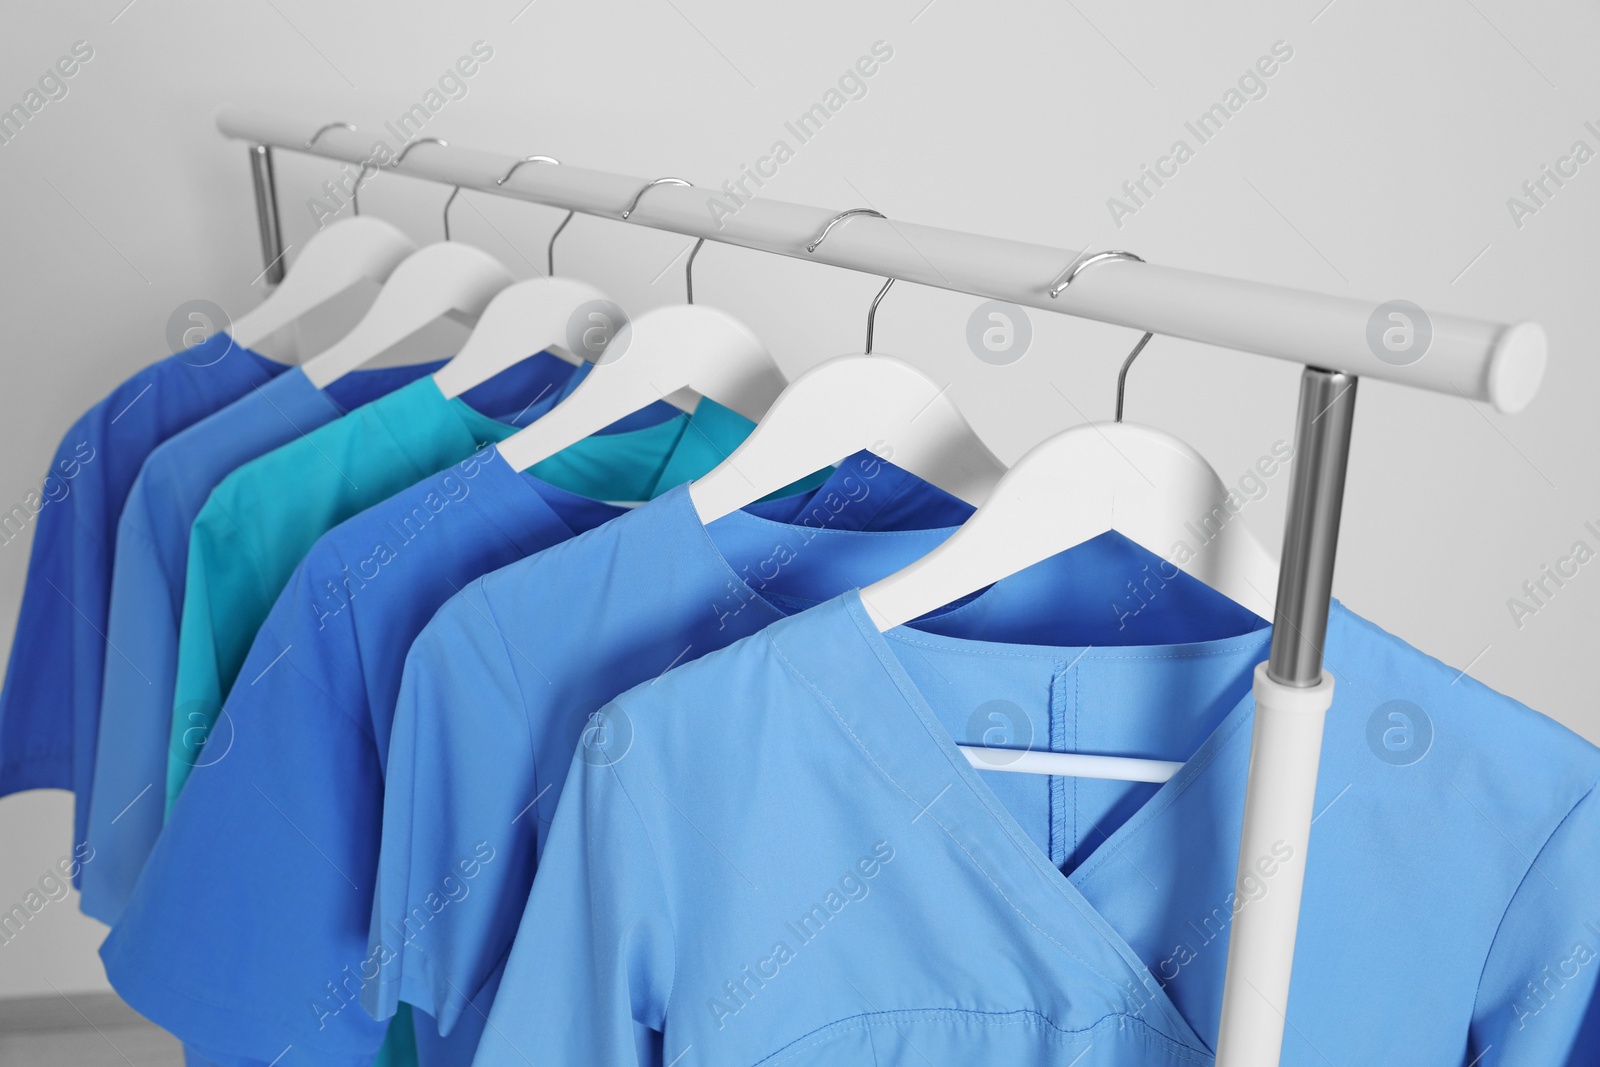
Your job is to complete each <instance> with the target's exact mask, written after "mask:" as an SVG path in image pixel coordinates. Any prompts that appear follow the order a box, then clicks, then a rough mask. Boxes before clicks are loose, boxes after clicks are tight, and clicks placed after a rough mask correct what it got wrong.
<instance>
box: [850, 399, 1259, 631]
mask: <svg viewBox="0 0 1600 1067" xmlns="http://www.w3.org/2000/svg"><path fill="white" fill-rule="evenodd" d="M1227 499H1228V489H1227V487H1226V486H1225V485H1224V484H1223V482H1222V479H1221V478H1220V477H1218V476H1217V473H1216V471H1215V470H1213V469H1212V468H1211V465H1210V464H1209V463H1207V462H1206V461H1205V459H1204V458H1203V457H1201V456H1200V454H1199V453H1198V452H1196V451H1195V450H1194V449H1193V448H1191V447H1189V446H1188V445H1186V444H1184V443H1183V442H1182V441H1179V440H1178V439H1177V438H1174V437H1172V436H1170V435H1168V434H1165V433H1162V432H1161V431H1159V430H1155V429H1153V428H1151V427H1147V426H1139V425H1135V424H1132V423H1090V424H1088V425H1084V426H1076V427H1073V428H1072V429H1070V430H1066V431H1063V432H1062V433H1059V434H1056V435H1055V436H1054V437H1051V438H1049V439H1048V440H1046V441H1044V442H1042V443H1041V444H1039V445H1038V446H1036V447H1035V448H1034V449H1032V450H1031V451H1030V452H1028V453H1027V454H1026V455H1024V456H1023V457H1022V458H1021V459H1020V460H1018V461H1017V463H1016V464H1014V465H1013V466H1012V468H1011V470H1010V471H1009V472H1007V474H1006V476H1005V477H1004V478H1002V479H1001V480H1000V484H999V485H997V486H996V487H995V490H994V492H993V493H992V494H991V495H990V497H989V499H988V500H987V501H986V502H985V503H984V505H983V506H982V507H980V508H979V509H978V511H977V513H976V514H974V515H973V516H972V518H971V519H969V520H968V521H967V523H966V524H965V525H964V526H962V528H961V529H960V530H958V531H956V533H955V534H953V535H952V536H951V537H950V538H949V539H948V540H947V541H945V542H944V543H943V544H941V545H940V546H939V547H938V548H936V549H934V550H933V551H932V552H930V553H929V554H928V555H927V556H924V557H923V558H922V559H920V560H918V561H917V562H915V563H913V564H911V565H910V566H909V567H905V568H903V569H902V570H900V571H897V572H896V573H894V574H892V575H889V576H888V577H887V578H884V579H882V580H880V581H878V582H875V583H873V584H872V585H870V586H868V587H867V588H866V589H863V590H862V592H861V598H862V601H863V603H864V604H865V605H866V608H867V611H868V614H869V615H871V616H872V619H873V621H874V622H875V623H877V625H878V626H879V627H880V628H881V629H884V630H888V629H891V628H893V627H895V626H900V625H903V624H904V623H907V622H910V621H911V620H912V619H915V618H918V617H920V616H922V615H925V614H927V613H928V612H930V611H933V610H935V609H937V608H939V607H942V606H944V605H945V604H948V603H951V602H952V601H955V600H958V599H960V598H961V597H964V596H967V595H969V594H971V593H975V592H977V591H978V590H980V589H983V588H984V587H986V586H988V585H990V584H992V583H994V582H996V581H999V580H1000V579H1001V578H1004V577H1006V576H1007V575H1010V574H1015V573H1017V572H1018V571H1021V570H1023V569H1025V568H1027V567H1030V566H1032V565H1033V564H1035V563H1038V562H1040V561H1042V560H1044V559H1047V558H1049V557H1050V556H1053V555H1055V554H1056V553H1057V552H1063V551H1065V550H1067V549H1069V548H1073V547H1075V546H1077V545H1080V544H1082V543H1084V542H1085V541H1088V540H1090V539H1091V538H1093V537H1097V536H1099V535H1100V534H1102V533H1105V532H1106V531H1107V530H1117V531H1118V532H1120V533H1122V534H1124V535H1125V536H1127V537H1129V538H1130V539H1131V540H1133V541H1135V542H1136V543H1138V544H1140V545H1142V546H1143V547H1145V548H1146V549H1148V550H1149V551H1152V552H1154V553H1155V554H1157V555H1159V556H1161V557H1162V558H1164V559H1167V560H1168V561H1169V562H1170V563H1172V564H1173V565H1174V566H1176V567H1178V568H1179V569H1180V570H1183V571H1184V572H1186V573H1188V574H1189V575H1191V576H1192V577H1195V578H1197V579H1199V580H1200V581H1202V582H1204V583H1206V584H1207V585H1209V586H1211V587H1212V588H1214V589H1216V590H1218V591H1219V592H1221V593H1223V594H1224V595H1225V596H1228V597H1230V598H1231V599H1233V600H1235V601H1237V602H1238V603H1240V604H1242V605H1244V606H1245V607H1247V608H1249V609H1250V610H1251V611H1254V612H1256V613H1257V614H1258V615H1262V616H1263V617H1265V618H1269V619H1270V618H1271V617H1272V598H1273V597H1274V596H1275V593H1276V589H1277V564H1276V562H1275V561H1274V560H1273V559H1272V556H1271V554H1270V553H1268V552H1267V550H1266V549H1265V548H1264V547H1263V546H1262V545H1261V543H1260V542H1259V541H1258V540H1256V538H1255V536H1254V535H1253V534H1252V533H1250V531H1249V529H1248V528H1247V527H1245V526H1244V524H1243V523H1242V522H1239V521H1237V519H1236V516H1235V515H1234V513H1233V512H1232V511H1230V510H1229V509H1228V507H1227Z"/></svg>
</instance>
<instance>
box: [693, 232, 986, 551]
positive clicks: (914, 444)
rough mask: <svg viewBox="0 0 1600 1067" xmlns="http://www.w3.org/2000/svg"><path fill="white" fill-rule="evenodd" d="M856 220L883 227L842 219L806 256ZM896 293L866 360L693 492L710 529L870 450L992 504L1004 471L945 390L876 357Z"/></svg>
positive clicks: (821, 388) (780, 416)
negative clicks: (835, 230) (836, 229)
mask: <svg viewBox="0 0 1600 1067" xmlns="http://www.w3.org/2000/svg"><path fill="white" fill-rule="evenodd" d="M856 215H871V216H874V217H876V218H883V216H882V215H881V214H879V213H878V212H876V211H873V210H872V209H871V208H853V209H852V210H850V211H843V212H840V213H839V214H838V215H835V216H834V217H833V218H832V219H831V220H829V222H828V224H827V225H826V226H824V227H823V228H822V232H821V233H819V234H818V235H817V236H816V239H815V240H813V241H812V242H811V243H810V244H808V245H807V246H806V251H808V252H815V251H816V250H817V246H818V245H820V244H821V243H822V242H823V240H824V239H825V238H826V237H827V236H828V233H829V231H830V230H832V229H833V228H834V227H835V226H837V225H838V224H839V223H841V222H843V221H845V220H846V219H848V218H851V217H853V216H856ZM893 284H894V279H893V278H890V279H888V280H887V281H885V282H884V283H883V288H881V289H879V290H878V295H877V296H875V297H873V298H872V306H871V307H870V308H868V309H867V344H866V349H865V351H864V352H863V353H862V354H859V355H845V356H839V357H837V358H834V359H830V360H827V361H826V362H824V363H821V364H818V365H817V366H815V367H813V368H812V369H811V370H809V371H807V372H806V373H804V374H802V375H801V376H800V377H799V378H797V379H796V380H795V382H794V384H793V385H791V386H789V388H787V389H785V390H784V391H783V392H782V394H780V395H779V397H778V399H777V400H776V401H774V402H773V405H772V410H771V411H769V412H767V415H766V417H765V418H763V419H762V420H761V421H760V422H759V423H758V424H757V425H756V428H755V429H754V430H753V431H751V433H750V436H749V437H747V438H745V439H744V441H743V443H741V444H740V445H739V447H738V448H736V449H734V451H733V454H732V455H730V456H729V457H728V458H727V459H725V460H723V461H722V462H721V463H719V464H717V466H716V467H715V468H713V469H712V470H710V471H708V472H707V473H706V474H705V476H704V477H701V478H697V479H696V480H695V481H693V482H691V483H690V484H689V499H690V500H691V501H692V502H693V503H694V508H695V513H696V514H698V515H699V516H700V521H701V522H703V523H711V522H714V521H716V520H717V519H720V518H722V517H723V516H724V515H731V514H732V513H733V512H735V511H738V510H739V509H740V508H742V507H745V506H746V505H748V504H750V503H752V502H754V501H757V500H760V499H761V498H762V497H764V496H767V495H768V494H770V493H775V492H777V491H778V490H779V489H782V488H783V487H784V486H786V485H789V484H791V483H793V482H795V481H798V480H799V479H801V478H804V477H806V476H807V475H809V474H812V473H815V472H816V471H819V470H821V469H823V468H824V467H828V466H832V465H833V464H836V463H838V462H840V461H841V460H843V459H845V458H846V457H847V456H850V455H852V454H854V453H856V452H859V451H863V450H865V451H868V452H872V453H874V454H875V455H877V456H879V457H881V458H883V459H892V460H893V461H894V463H895V464H896V465H898V466H900V467H903V468H905V469H906V470H908V471H910V472H911V473H912V474H915V475H917V476H918V477H919V478H921V479H923V480H924V481H927V482H932V483H933V484H934V485H937V486H938V487H939V488H941V489H943V490H944V491H945V492H947V493H950V494H951V495H952V496H956V497H959V498H960V499H962V500H965V501H966V502H967V503H969V504H974V505H976V504H980V503H982V502H983V500H984V499H986V498H987V497H988V494H989V491H990V489H992V488H993V487H994V485H995V483H996V482H997V481H999V479H1000V476H1001V475H1002V474H1003V473H1004V472H1005V464H1003V463H1001V462H1000V460H998V459H996V458H995V456H994V453H992V452H990V451H989V449H988V446H986V445H985V444H984V443H983V441H982V440H980V439H979V438H978V435H977V434H976V433H975V432H974V431H973V429H972V427H971V426H970V425H968V423H967V420H966V417H965V416H963V415H962V414H961V412H960V411H959V410H958V409H957V408H956V406H955V404H954V403H952V402H951V401H950V399H949V397H947V396H946V395H945V392H946V391H945V389H943V388H941V387H940V386H939V385H937V384H935V383H934V382H933V381H932V380H931V379H929V378H928V376H927V375H925V374H923V373H922V372H921V371H919V370H917V369H916V368H915V367H913V366H911V365H910V364H909V363H905V362H903V361H901V360H898V359H894V358H892V357H889V356H874V355H873V354H872V335H873V328H874V324H875V323H876V321H877V317H878V305H879V304H880V303H882V302H883V296H884V294H885V293H887V292H888V291H889V287H890V286H892V285H893Z"/></svg>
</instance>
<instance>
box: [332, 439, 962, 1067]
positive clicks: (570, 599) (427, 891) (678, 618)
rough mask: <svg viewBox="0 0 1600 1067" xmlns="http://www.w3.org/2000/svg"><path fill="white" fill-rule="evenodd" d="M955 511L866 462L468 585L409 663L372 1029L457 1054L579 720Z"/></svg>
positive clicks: (910, 550) (616, 525) (488, 991)
mask: <svg viewBox="0 0 1600 1067" xmlns="http://www.w3.org/2000/svg"><path fill="white" fill-rule="evenodd" d="M970 513H971V508H969V507H968V506H967V505H965V504H963V503H961V502H960V501H957V500H955V499H954V498H952V497H949V496H947V495H945V494H943V493H941V492H939V491H938V490H935V489H933V488H932V487H931V486H928V485H927V484H926V483H924V482H921V481H920V480H918V479H916V478H913V477H911V476H910V475H909V474H907V473H906V472H904V471H902V470H900V469H898V468H895V467H892V466H890V465H889V464H886V463H884V462H882V461H881V460H878V459H876V458H875V457H871V456H866V455H864V454H863V455H861V456H857V457H853V458H852V460H851V461H849V462H847V463H846V464H844V465H842V466H841V467H840V469H839V471H838V472H836V474H835V475H834V477H833V479H832V480H831V481H830V482H829V483H828V484H826V485H824V486H823V487H821V488H820V489H819V490H818V491H817V492H816V494H815V495H814V496H813V497H812V498H811V500H810V501H809V503H808V505H807V506H806V507H805V509H804V510H803V511H801V512H799V513H797V514H795V515H793V516H790V517H789V521H788V522H784V523H780V522H774V521H771V520H769V519H765V518H762V517H759V516H758V515H756V514H752V513H751V511H749V510H747V511H744V512H736V513H735V514H733V515H730V516H727V517H725V518H723V519H719V520H718V521H717V522H715V523H713V524H711V526H710V527H709V528H708V527H705V526H703V525H702V524H701V523H700V520H699V518H698V517H697V515H696V514H695V511H694V506H693V504H692V503H691V502H690V500H689V496H688V492H687V490H686V489H674V490H673V491H671V492H669V493H667V494H665V495H663V496H662V497H661V498H659V499H658V500H655V501H652V502H651V503H649V504H647V505H645V506H643V507H641V508H639V509H638V510H636V511H634V512H632V513H630V514H628V515H625V516H622V517H621V518H618V519H615V520H613V521H612V522H609V523H607V524H606V525H604V526H602V527H600V528H599V529H597V530H593V531H591V532H589V533H586V534H584V535H583V536H581V537H578V538H575V539H573V540H571V541H568V542H567V543H566V544H564V545H560V546H557V547H556V548H553V549H550V550H547V551H545V552H542V553H540V554H539V555H537V556H534V557H532V558H531V559H528V560H524V561H522V562H520V563H517V564H513V565H512V566H510V567H506V568H504V569H502V570H499V571H496V572H494V573H493V574H490V575H487V576H486V577H484V578H482V579H481V580H479V581H477V582H474V583H472V584H471V585H469V586H467V587H466V589H465V590H464V591H463V592H462V593H461V594H459V595H458V596H456V597H455V598H453V599H452V600H451V601H450V602H449V603H447V604H446V605H445V606H444V607H443V608H441V609H440V611H439V613H438V614H437V615H436V616H435V617H434V620H433V622H432V623H430V624H429V626H428V627H427V628H426V629H425V630H424V631H423V633H422V634H421V635H420V636H419V637H418V639H417V641H416V642H415V643H414V644H413V647H412V651H411V654H410V656H409V657H408V659H407V665H406V678H405V682H404V684H403V685H402V688H401V695H400V699H399V702H398V706H397V708H396V713H395V715H396V718H395V723H394V727H393V729H392V732H391V735H390V750H389V767H388V778H387V782H386V791H385V797H384V817H383V848H382V854H381V858H380V862H379V870H378V891H377V900H376V903H375V905H374V908H373V915H372V943H371V947H370V949H369V951H368V953H367V958H368V959H374V960H377V961H378V962H379V967H378V968H377V970H378V972H379V973H378V978H377V980H376V981H375V982H368V983H365V984H363V986H362V1003H363V1004H365V1005H366V1006H367V1007H369V1008H370V1009H372V1010H373V1011H374V1013H375V1014H377V1015H378V1017H380V1018H382V1017H386V1016H388V1015H389V1014H391V1013H392V1012H394V1011H395V1008H396V1005H397V1003H398V1002H400V1001H402V1000H404V1001H406V1002H408V1003H411V1004H414V1005H416V1006H417V1007H418V1008H420V1009H422V1010H425V1011H428V1012H430V1013H431V1014H433V1015H434V1016H435V1017H436V1018H437V1019H438V1021H439V1024H440V1026H441V1027H442V1028H443V1029H444V1031H445V1032H446V1033H447V1034H448V1035H449V1036H450V1038H451V1039H452V1040H453V1041H455V1042H456V1047H457V1048H465V1049H469V1050H470V1049H471V1048H472V1047H473V1046H474V1045H475V1043H476V1040H477V1036H478V1033H479V1032H480V1031H481V1029H482V1026H483V1019H484V1016H485V1014H486V1013H487V1011H488V1008H489V1005H490V1003H491V1002H492V1000H493V996H494V989H495V985H496V982H497V978H498V970H499V966H500V964H501V962H502V960H503V958H504V956H505V954H506V952H507V951H508V950H509V949H510V946H511V940H512V937H513V934H514V933H515V930H516V924H517V920H518V917H519V916H520V915H521V912H522V907H523V904H524V902H525V901H526V899H527V894H528V887H529V885H530V884H531V883H532V880H533V875H534V868H535V864H536V856H537V853H538V849H539V847H540V846H541V845H542V842H543V838H544V832H545V828H546V827H547V825H548V822H549V819H550V817H551V815H552V814H553V812H554V804H555V800H556V797H557V796H558V795H559V793H560V785H561V781H562V779H563V778H564V776H565V774H566V770H567V764H568V762H569V759H570V756H571V753H572V747H573V744H574V742H575V740H576V739H577V738H578V736H579V734H580V733H582V732H583V731H584V729H585V722H586V719H587V716H588V715H589V714H590V713H591V712H593V711H595V710H597V709H598V708H600V707H601V706H602V705H603V704H604V703H605V701H607V700H608V699H610V698H611V697H612V696H615V695H616V694H617V693H618V692H620V691H621V690H622V689H625V688H626V687H628V686H629V685H631V684H633V683H636V682H639V681H642V680H645V679H648V678H653V677H655V676H656V675H658V674H661V673H662V672H664V671H666V670H667V669H668V668H669V667H671V666H672V665H674V664H675V663H683V662H687V661H689V660H692V659H696V658H698V657H699V656H701V655H703V654H704V653H706V652H708V651H710V650H712V649H714V648H720V647H722V646H724V645H726V644H728V643H729V642H731V641H734V640H736V639H738V638H739V637H741V636H743V635H745V634H748V633H752V632H754V631H755V630H758V629H760V628H761V627H762V626H765V625H766V624H767V623H768V622H770V621H772V620H773V619H776V618H780V617H781V616H782V613H783V612H784V611H786V610H787V611H792V610H800V609H802V608H804V607H805V606H808V605H810V604H812V603H815V602H816V601H818V600H820V599H823V598H825V597H828V596H832V595H834V594H836V593H837V592H839V591H840V590H841V589H845V588H849V587H850V586H852V585H855V584H858V583H860V582H862V581H870V580H872V579H873V578H876V577H879V576H881V575H884V574H887V573H889V572H891V571H893V570H895V569H896V568H898V567H899V566H902V565H903V564H905V563H907V562H909V561H910V560H913V559H916V558H917V557H919V556H921V555H923V554H924V553H926V552H927V551H929V550H931V549H932V548H933V547H934V546H935V545H937V544H938V543H939V542H940V541H942V540H943V539H944V538H945V537H946V536H947V535H948V533H949V526H948V524H954V523H959V522H960V521H962V520H963V519H964V518H965V517H966V516H968V515H970ZM935 523H937V524H940V525H939V527H938V528H921V529H919V528H917V527H918V526H923V527H928V526H931V524H935ZM757 588H760V589H763V590H764V594H765V597H766V599H763V598H762V597H761V596H758V595H757V594H756V593H755V591H754V590H755V589H757ZM775 605H777V606H775ZM463 864H466V865H467V866H468V868H470V874H469V872H468V870H467V869H464V868H463V867H462V865H463ZM446 877H449V878H450V879H451V881H450V882H449V883H445V882H443V881H442V879H444V878H446ZM452 894H454V895H456V896H459V897H460V900H459V902H450V903H445V902H446V901H450V900H451V898H452ZM467 894H470V895H467ZM451 1062H454V1061H451Z"/></svg>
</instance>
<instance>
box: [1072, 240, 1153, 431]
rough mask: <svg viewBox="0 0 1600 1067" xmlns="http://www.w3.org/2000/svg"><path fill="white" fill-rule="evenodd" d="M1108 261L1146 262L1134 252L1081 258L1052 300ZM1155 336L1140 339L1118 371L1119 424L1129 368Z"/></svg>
mask: <svg viewBox="0 0 1600 1067" xmlns="http://www.w3.org/2000/svg"><path fill="white" fill-rule="evenodd" d="M1108 259H1128V260H1132V261H1133V262H1135V263H1143V262H1144V259H1143V258H1142V257H1140V256H1136V255H1134V254H1133V253H1132V252H1122V251H1109V252H1096V253H1095V254H1094V255H1092V256H1079V257H1078V258H1077V259H1076V260H1074V261H1073V263H1072V266H1070V267H1068V268H1067V270H1066V273H1065V274H1063V275H1062V276H1061V278H1060V280H1059V281H1057V282H1056V283H1055V284H1054V285H1052V286H1051V287H1050V299H1052V300H1054V299H1055V298H1056V297H1058V296H1060V295H1061V293H1062V291H1063V290H1065V289H1066V287H1067V286H1069V285H1071V284H1072V279H1074V278H1076V277H1077V276H1078V273H1079V272H1080V271H1082V270H1083V268H1085V267H1089V266H1093V265H1094V264H1096V263H1104V262H1105V261H1106V260H1108ZM1153 336H1154V334H1150V333H1146V334H1145V335H1144V336H1143V337H1141V338H1139V343H1138V344H1136V345H1134V346H1133V351H1132V352H1129V353H1128V358H1126V359H1124V360H1123V361H1122V369H1121V370H1119V371H1117V418H1116V421H1117V422H1121V421H1122V404H1123V401H1124V400H1125V399H1126V398H1127V395H1128V368H1129V367H1131V366H1133V361H1134V360H1136V359H1138V358H1139V353H1140V352H1143V351H1144V346H1145V345H1147V344H1149V343H1150V338H1151V337H1153Z"/></svg>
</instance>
